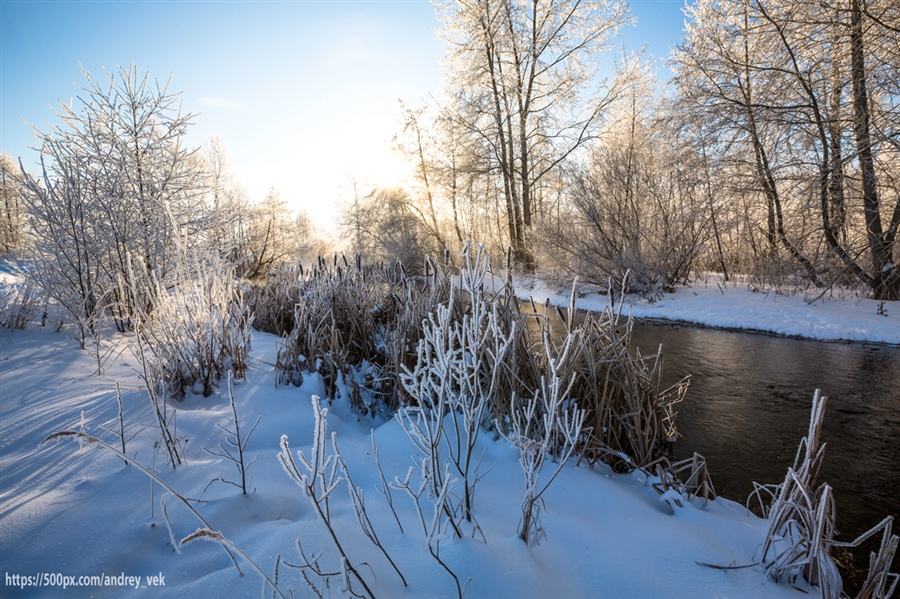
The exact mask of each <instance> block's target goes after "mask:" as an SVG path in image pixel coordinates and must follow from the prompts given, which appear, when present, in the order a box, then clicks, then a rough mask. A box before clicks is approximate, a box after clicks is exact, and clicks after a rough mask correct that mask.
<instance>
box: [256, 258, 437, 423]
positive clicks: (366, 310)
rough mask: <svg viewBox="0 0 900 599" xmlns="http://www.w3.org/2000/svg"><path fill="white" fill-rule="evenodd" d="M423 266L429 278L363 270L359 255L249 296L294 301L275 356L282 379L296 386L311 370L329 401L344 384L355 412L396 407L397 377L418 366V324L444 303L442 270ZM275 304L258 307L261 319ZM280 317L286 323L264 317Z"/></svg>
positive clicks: (397, 268) (378, 268) (395, 270)
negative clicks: (262, 312) (288, 325)
mask: <svg viewBox="0 0 900 599" xmlns="http://www.w3.org/2000/svg"><path fill="white" fill-rule="evenodd" d="M428 264H429V266H428V269H429V274H428V275H426V276H424V277H412V276H409V275H408V274H407V273H406V271H405V270H404V269H403V267H402V266H401V265H400V264H399V263H393V264H388V265H385V264H381V265H366V264H364V263H363V260H362V257H361V256H357V257H356V259H355V260H354V261H353V262H350V261H348V260H347V259H346V258H340V259H339V258H337V257H335V259H334V260H333V261H332V262H331V263H330V264H329V263H328V262H326V261H325V260H323V259H321V258H320V259H319V261H318V263H317V264H316V266H315V267H313V268H312V269H310V270H309V271H306V272H300V273H299V277H298V279H299V280H298V281H297V282H296V284H293V283H292V284H291V285H289V286H288V285H283V284H281V283H278V282H277V281H276V283H277V284H276V285H273V288H274V291H273V292H268V291H263V290H260V291H256V292H254V293H255V294H256V295H255V297H262V296H263V293H266V294H268V295H270V296H271V297H274V298H275V302H283V298H284V297H285V296H287V298H288V301H290V302H292V303H293V313H292V317H291V319H290V321H291V322H292V325H293V328H292V329H291V330H290V331H288V332H287V333H288V334H287V336H286V339H285V340H284V342H283V344H282V346H281V347H280V348H279V352H278V358H277V367H278V369H279V371H280V372H281V380H282V382H286V383H287V382H291V383H294V384H299V382H300V381H301V380H302V376H303V372H304V371H313V372H317V373H319V374H320V375H321V376H322V378H323V380H324V382H325V387H326V395H327V397H328V398H329V399H331V398H333V397H334V396H335V394H336V393H337V392H338V389H339V387H345V388H347V389H348V390H349V393H351V395H352V397H351V401H352V403H353V405H354V408H355V409H357V410H358V411H360V412H367V411H372V410H374V409H375V408H376V406H375V403H380V404H381V405H383V406H387V407H389V409H395V408H396V407H397V406H398V405H399V404H400V402H401V400H402V397H403V390H402V387H401V386H400V385H399V381H398V373H399V372H400V370H401V367H402V366H403V365H407V366H412V364H414V363H415V345H416V343H417V341H418V339H419V338H420V337H421V334H422V333H421V329H422V322H423V319H424V318H425V316H426V315H427V314H429V313H430V312H431V311H433V310H434V307H435V306H436V305H438V304H439V303H441V302H443V301H446V300H447V298H449V283H448V281H447V277H446V274H445V271H444V270H442V269H439V268H437V267H435V266H434V265H433V264H432V263H431V262H429V263H428ZM279 286H280V289H279ZM277 305H280V304H274V303H269V304H267V303H265V302H262V301H258V302H256V303H255V306H256V310H257V311H259V310H260V309H261V308H266V312H265V313H266V314H272V313H276V312H277V311H278V310H279V309H280V308H278V307H277ZM279 318H280V319H283V320H287V319H286V318H283V317H276V318H274V319H273V318H271V317H267V319H269V320H277V319H279ZM361 386H362V388H361Z"/></svg>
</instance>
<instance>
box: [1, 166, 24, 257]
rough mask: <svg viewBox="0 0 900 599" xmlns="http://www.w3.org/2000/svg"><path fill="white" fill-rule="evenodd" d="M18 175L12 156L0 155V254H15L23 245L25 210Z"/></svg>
mask: <svg viewBox="0 0 900 599" xmlns="http://www.w3.org/2000/svg"><path fill="white" fill-rule="evenodd" d="M18 175H19V166H18V165H17V164H16V162H15V160H13V158H12V156H10V155H9V154H8V153H3V154H0V254H15V253H16V252H19V251H21V249H22V245H23V243H24V229H25V209H24V207H23V206H22V200H21V198H20V193H21V191H20V190H21V181H20V177H19V176H18Z"/></svg>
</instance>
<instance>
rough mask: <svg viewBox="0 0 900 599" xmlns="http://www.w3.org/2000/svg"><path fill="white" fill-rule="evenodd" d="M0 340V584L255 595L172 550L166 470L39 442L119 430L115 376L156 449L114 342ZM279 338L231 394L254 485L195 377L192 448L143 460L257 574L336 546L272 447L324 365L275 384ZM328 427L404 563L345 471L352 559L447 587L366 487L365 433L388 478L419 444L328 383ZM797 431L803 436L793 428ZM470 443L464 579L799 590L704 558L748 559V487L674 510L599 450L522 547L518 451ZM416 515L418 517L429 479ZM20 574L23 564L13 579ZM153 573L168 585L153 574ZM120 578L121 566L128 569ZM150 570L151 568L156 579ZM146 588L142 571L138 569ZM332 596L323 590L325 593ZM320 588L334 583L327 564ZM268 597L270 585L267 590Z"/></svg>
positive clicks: (410, 529)
mask: <svg viewBox="0 0 900 599" xmlns="http://www.w3.org/2000/svg"><path fill="white" fill-rule="evenodd" d="M7 335H8V338H3V339H2V340H0V351H2V355H0V423H2V424H0V427H2V431H0V559H2V570H3V571H4V574H5V576H6V578H5V580H0V595H2V596H3V597H25V596H27V597H132V596H134V597H138V596H140V597H153V598H159V597H179V598H180V597H258V596H260V595H259V593H260V588H261V584H260V580H261V579H260V577H259V576H258V575H257V574H255V573H254V572H253V571H252V570H251V568H249V567H247V565H246V563H245V562H243V561H241V567H242V568H243V570H244V575H243V576H239V575H238V573H237V571H236V569H235V568H234V566H233V565H232V564H231V562H230V561H229V559H228V557H227V555H226V554H225V552H224V551H223V550H222V549H221V548H220V547H219V546H217V545H216V544H214V543H208V542H201V541H196V542H192V543H190V544H188V545H186V546H185V547H183V548H182V552H181V554H180V555H179V554H177V553H176V552H175V551H174V550H173V546H172V543H171V542H170V535H169V532H168V531H167V527H166V524H165V520H164V518H163V515H162V512H161V507H160V496H161V495H162V491H161V489H160V488H159V487H158V486H157V487H155V488H154V489H153V490H152V491H151V483H150V479H149V478H148V477H147V476H145V475H144V474H142V473H141V472H140V471H139V470H138V469H137V468H136V467H135V466H134V465H130V466H127V465H125V464H124V463H123V462H122V461H121V460H120V459H119V458H117V457H115V456H114V455H112V454H110V453H108V452H105V451H103V450H100V449H96V448H91V447H88V446H85V447H83V448H80V447H79V445H78V444H77V443H76V442H74V441H71V440H62V441H59V442H56V443H51V444H47V445H39V444H40V442H41V440H42V439H44V438H45V437H46V436H47V435H50V434H51V433H53V432H56V431H59V430H63V429H75V430H79V429H80V428H81V427H82V415H83V420H84V424H83V426H84V430H85V431H86V432H88V433H90V434H92V435H95V436H97V437H100V438H102V439H104V440H107V441H110V442H113V443H117V441H116V437H115V436H114V435H113V434H112V433H111V432H109V431H107V430H104V429H103V428H102V426H103V425H106V426H108V427H111V428H114V427H115V423H116V422H117V416H116V415H117V402H116V391H115V386H116V383H119V384H120V386H121V388H122V394H123V399H124V405H125V414H124V417H125V427H126V435H128V436H130V435H132V434H135V433H136V434H137V436H135V437H134V438H133V439H131V440H130V441H128V445H127V452H128V454H129V455H131V456H132V457H133V459H134V460H136V461H137V462H139V463H141V464H143V465H145V466H147V467H151V464H152V462H153V459H152V458H153V443H154V441H155V440H157V439H158V432H157V431H156V430H155V429H154V426H153V420H152V418H151V411H150V402H149V399H148V397H147V394H146V392H145V391H144V390H143V387H142V385H141V382H140V380H139V378H138V377H137V375H136V373H135V372H134V370H133V368H134V367H135V366H136V365H137V364H136V361H135V360H134V358H133V357H132V356H131V354H130V352H129V351H128V350H127V349H126V348H125V344H127V342H128V341H127V339H122V340H121V342H122V344H123V346H122V352H121V353H120V354H118V355H116V356H114V357H113V358H111V359H110V361H109V362H108V363H107V365H106V366H107V370H106V372H105V374H104V375H103V376H95V375H93V374H92V372H93V371H94V361H93V360H92V358H91V357H90V355H89V354H88V352H85V351H80V350H78V349H77V345H76V343H75V342H74V341H73V340H72V339H70V338H69V337H67V336H66V335H65V334H64V333H63V334H60V333H54V332H53V331H51V330H48V329H41V328H37V329H32V330H28V331H9V332H8V333H7ZM275 350H276V338H275V337H273V336H271V335H266V334H261V333H257V334H255V337H254V347H253V351H252V355H253V357H254V361H253V366H252V367H251V368H250V370H249V374H248V377H247V380H246V381H241V382H239V383H238V384H237V385H236V387H235V396H236V398H237V409H238V411H239V414H240V416H241V418H242V420H243V422H244V423H245V430H246V429H247V428H249V426H247V423H251V424H252V422H254V421H255V420H256V418H257V417H258V416H261V417H262V420H261V422H260V424H259V427H258V428H257V429H256V431H255V433H254V434H253V436H252V438H251V440H250V443H249V446H248V448H247V451H248V453H249V454H250V455H251V456H257V455H258V460H257V461H256V462H255V463H254V464H253V466H252V467H251V468H250V476H251V479H252V480H251V484H250V489H251V491H250V493H249V494H248V495H246V496H244V495H242V494H241V492H240V490H239V489H237V488H235V487H233V486H231V485H227V484H223V483H221V482H216V483H213V484H212V485H211V486H210V487H209V489H208V490H207V491H206V492H205V493H204V488H205V487H206V486H207V484H208V483H209V481H211V480H213V479H215V478H218V477H222V478H227V479H231V480H234V479H235V475H236V471H235V469H234V466H233V464H231V463H228V462H226V461H225V460H223V459H222V458H218V457H214V456H211V455H209V454H208V453H206V452H204V451H203V448H204V447H205V448H210V449H214V448H216V446H217V445H218V444H219V443H222V444H224V437H225V433H224V432H223V431H222V430H220V429H219V428H217V427H216V424H221V425H223V426H226V427H228V426H230V425H231V424H230V423H231V416H230V414H231V410H230V406H229V403H228V397H227V393H219V394H214V395H212V396H211V397H207V398H203V397H201V396H194V395H189V396H188V397H187V398H186V399H185V400H184V401H183V402H181V403H179V404H178V405H177V408H178V418H177V424H178V427H177V430H178V436H179V437H180V438H182V439H183V440H184V441H185V443H186V449H185V455H186V457H187V464H186V465H183V466H181V467H179V468H178V469H177V470H174V471H173V470H172V469H171V468H170V467H167V466H166V465H165V464H164V460H163V459H162V458H161V457H160V458H158V459H157V460H156V463H155V466H153V467H154V468H155V470H156V472H157V473H158V474H159V475H160V476H161V477H162V478H163V479H164V480H165V481H166V482H167V483H168V484H169V485H170V486H171V487H172V488H174V489H175V490H176V491H177V492H179V493H180V494H182V495H184V496H185V497H190V498H199V497H200V496H201V495H202V499H203V502H202V503H195V504H194V505H195V507H196V509H197V510H198V512H199V513H200V514H201V515H202V516H203V517H204V518H205V519H206V520H207V522H208V523H209V525H210V526H211V527H212V528H214V529H215V530H217V531H220V532H221V533H222V534H224V535H225V536H226V537H227V538H228V539H230V540H231V541H232V542H233V543H234V544H235V545H237V546H238V547H240V548H241V550H243V551H244V552H246V553H247V554H248V555H249V556H251V557H252V559H253V560H254V561H255V562H256V563H258V564H259V566H261V567H262V568H263V569H264V570H265V571H266V572H267V573H268V575H269V576H270V577H274V567H275V563H276V558H277V556H279V555H280V556H281V557H282V558H283V559H285V560H287V561H289V562H291V563H297V562H299V561H300V557H299V555H298V551H297V541H298V540H300V541H301V542H302V544H303V547H304V549H305V550H306V551H308V552H316V553H318V552H322V557H321V565H322V566H323V567H325V568H328V569H336V568H337V567H338V562H337V558H336V557H335V556H336V553H335V551H334V549H333V545H332V544H331V541H330V538H329V537H328V534H327V531H326V529H325V528H324V527H323V525H322V523H321V522H320V521H319V520H318V519H317V518H316V516H315V513H314V511H313V509H312V508H311V506H310V503H309V501H308V499H307V497H305V496H304V494H303V491H302V490H301V489H300V488H299V487H298V486H297V485H296V484H295V483H294V482H293V481H291V480H290V479H289V478H288V476H287V475H286V474H285V472H284V471H283V470H282V468H281V466H280V465H279V463H278V460H277V459H276V456H277V454H278V452H279V440H280V438H281V436H282V435H287V436H288V438H289V441H290V444H291V446H292V448H293V449H294V450H298V449H299V450H303V451H304V452H305V453H306V454H307V455H309V450H310V444H311V443H312V436H313V424H314V419H313V415H312V410H311V404H310V397H311V395H312V394H314V393H321V392H322V390H323V386H322V383H321V380H319V379H318V378H317V377H315V376H308V377H307V380H306V381H305V383H304V385H303V386H302V387H300V388H296V387H276V384H275V374H274V372H273V369H272V367H271V366H270V364H271V363H273V362H274V355H275ZM329 409H330V412H329V414H328V416H327V424H328V430H329V432H331V431H333V432H335V433H336V435H337V439H338V443H339V446H340V448H341V451H342V454H343V456H344V458H345V460H346V462H347V464H348V466H349V469H350V472H351V474H352V476H353V478H354V482H355V483H356V485H358V486H360V487H362V488H363V489H364V490H365V497H366V505H367V506H368V510H369V514H370V516H371V518H372V521H373V523H374V526H375V529H376V532H377V534H378V535H379V537H380V538H381V540H382V542H383V543H384V546H385V547H386V549H387V551H388V552H389V554H390V555H391V556H392V558H393V560H394V561H395V562H396V564H397V566H398V567H399V569H400V570H401V571H402V573H403V574H404V576H405V577H406V579H407V581H408V584H409V586H408V587H405V588H404V586H403V584H402V582H401V581H400V579H399V577H398V576H397V575H396V573H395V572H394V571H393V570H392V568H391V567H390V565H389V564H388V563H387V561H386V559H385V558H384V556H383V555H382V554H381V553H380V552H378V551H377V550H376V549H375V548H374V547H373V546H372V545H370V544H369V543H368V541H367V540H366V539H365V537H364V536H363V534H362V532H361V531H360V529H359V526H358V524H357V523H356V519H355V516H354V510H353V507H352V504H351V501H350V499H349V496H348V493H347V489H346V487H345V486H344V485H345V483H341V486H340V487H339V488H338V489H337V490H336V491H335V493H334V495H333V497H332V500H331V506H330V509H331V514H332V517H333V520H334V522H335V523H336V526H335V529H336V531H337V534H338V535H339V537H340V538H341V539H342V541H343V543H344V546H345V548H346V549H347V552H348V553H349V556H350V559H351V560H353V561H354V562H355V563H356V564H358V565H360V564H362V565H360V571H361V573H362V574H363V576H364V577H365V578H366V580H367V581H368V583H369V585H370V586H371V588H372V590H373V592H374V594H375V595H376V596H380V597H452V596H455V595H456V588H455V585H454V583H453V581H452V579H451V578H450V576H449V575H448V574H447V573H446V572H445V571H444V570H443V569H442V568H441V567H440V566H439V565H438V564H437V562H436V561H435V560H434V559H432V557H431V556H430V555H429V553H428V551H427V548H426V540H425V537H424V534H423V531H422V527H421V525H420V523H419V520H418V516H417V515H416V512H415V510H414V509H413V504H412V501H411V500H410V498H409V497H408V496H405V495H403V494H402V493H400V492H399V491H396V490H395V491H394V492H393V502H394V506H395V507H396V508H397V512H398V514H399V519H400V522H401V523H402V525H403V532H401V531H400V529H399V527H398V525H397V523H396V522H395V520H394V517H393V515H392V514H391V511H390V508H389V507H388V504H387V502H386V500H385V498H384V496H382V495H381V494H379V492H378V491H377V490H376V486H378V485H379V484H380V483H379V480H380V479H379V476H378V469H377V468H376V467H375V463H374V461H373V457H372V455H371V449H372V437H371V432H370V431H372V429H374V439H375V442H376V443H377V446H378V451H379V456H380V461H381V463H382V465H383V467H384V470H385V475H386V476H387V478H388V479H389V480H392V479H394V477H402V476H404V475H405V474H406V472H407V470H408V468H410V467H411V466H412V465H413V461H412V456H413V455H415V454H416V451H415V449H414V448H413V447H412V445H411V442H410V441H409V440H408V438H407V437H406V435H405V434H404V433H403V431H402V429H401V428H400V426H399V424H398V423H397V422H396V421H394V420H390V421H388V422H383V421H373V420H359V419H358V418H356V417H355V416H353V415H352V414H351V413H350V412H349V410H348V409H347V407H346V406H345V405H343V404H342V403H341V402H337V403H336V404H335V405H333V406H330V408H329ZM798 441H799V440H798ZM482 452H483V453H484V457H483V464H482V470H481V471H482V472H484V473H485V474H484V478H483V480H482V481H481V482H480V483H479V486H478V491H477V495H476V503H475V516H476V518H477V520H478V523H479V525H480V528H481V531H482V532H483V537H482V535H481V534H477V535H475V537H474V538H472V537H466V538H463V539H457V540H454V539H451V538H446V539H444V540H443V541H441V543H440V557H441V558H442V559H443V560H444V561H445V562H446V563H447V565H448V566H449V567H450V568H452V569H453V571H454V572H456V574H457V575H458V576H459V577H460V579H461V580H462V581H466V580H468V579H471V581H470V583H469V586H468V589H467V590H466V593H465V596H466V597H472V598H475V597H610V598H625V597H635V598H646V597H670V598H680V597H685V598H692V599H694V598H704V597H709V598H712V597H742V598H744V597H760V598H762V597H766V598H778V597H801V596H805V595H804V594H803V593H802V592H801V591H799V590H797V589H795V588H792V587H790V586H788V585H786V584H776V583H774V582H772V581H769V580H766V576H765V573H764V571H763V569H762V567H761V566H754V567H749V568H745V569H737V570H731V571H723V570H717V569H712V568H709V567H705V566H702V565H699V564H698V562H706V563H711V564H721V565H730V564H738V565H743V564H750V563H753V562H754V561H755V560H756V559H757V558H758V556H756V555H754V553H755V552H756V550H757V548H758V546H759V544H760V543H761V542H762V540H763V538H764V536H765V528H766V522H765V521H763V520H760V519H758V518H757V517H755V516H753V515H751V514H749V513H748V512H747V511H746V510H745V509H744V508H743V507H742V506H740V505H738V504H736V503H732V502H730V501H727V500H724V499H717V500H715V501H713V502H711V503H709V504H708V505H707V506H705V507H704V506H703V505H702V503H700V502H698V503H695V504H686V505H685V506H684V507H682V508H680V509H675V510H674V511H673V509H672V508H670V507H669V506H668V504H666V503H663V502H661V501H660V497H659V495H658V493H657V492H656V491H655V490H654V489H653V488H652V487H651V486H650V485H649V483H648V481H647V480H646V479H645V477H644V476H643V475H641V474H631V475H616V474H614V473H612V472H611V471H610V470H608V469H607V468H606V467H603V466H598V467H595V468H590V467H587V466H586V465H584V464H582V465H576V464H575V463H574V462H573V463H570V464H568V465H567V466H566V467H565V468H564V469H563V471H562V473H561V474H560V476H559V477H558V479H556V481H555V482H554V483H553V485H552V486H551V487H550V489H549V491H548V492H547V493H546V495H545V499H546V505H545V510H544V511H543V513H542V521H543V524H544V526H545V529H546V533H547V534H546V538H545V539H544V540H543V541H542V542H541V543H540V544H539V545H537V546H535V547H532V548H529V547H527V546H526V545H525V544H524V543H523V542H522V541H521V540H519V539H518V538H517V536H516V531H517V524H518V520H519V513H520V512H519V502H520V500H521V497H522V492H523V480H522V474H521V468H520V466H519V463H518V453H517V451H516V450H515V449H514V448H513V447H512V446H511V445H510V444H509V443H508V442H507V441H505V440H503V439H494V438H491V437H490V436H487V435H483V436H482V438H481V440H480V441H479V444H478V447H477V453H478V454H479V455H481V453H482ZM422 502H423V508H425V515H426V518H429V519H430V517H431V513H430V512H429V503H428V500H427V499H425V498H424V497H423V499H422ZM168 514H169V517H170V520H171V523H172V527H173V534H174V536H175V537H176V538H178V539H181V538H183V537H185V536H186V535H188V534H190V533H191V532H193V531H194V530H196V529H197V527H198V525H199V523H198V521H197V519H196V518H195V517H194V516H193V515H192V514H191V513H190V512H189V511H188V510H187V509H185V508H184V507H183V506H182V505H180V504H179V503H178V502H177V501H169V502H168ZM44 573H48V574H52V575H54V576H51V577H49V578H47V581H57V578H56V576H55V575H57V574H58V575H63V576H71V577H75V578H74V579H66V580H67V581H68V582H71V581H72V580H75V581H77V580H78V578H79V577H81V576H91V575H108V576H113V577H120V575H124V576H141V577H142V578H141V580H140V586H142V588H139V589H132V588H129V589H127V590H126V589H123V588H121V587H116V586H112V587H109V586H107V587H101V586H85V587H70V588H67V589H66V590H65V591H62V589H61V587H59V586H51V587H46V586H45V587H43V588H36V587H28V588H19V587H18V586H16V585H15V584H14V583H15V582H20V581H21V580H22V577H26V576H32V577H36V576H43V574H44ZM15 576H18V577H20V578H18V579H16V578H13V577H15ZM153 576H157V577H160V578H157V579H155V580H156V582H160V581H162V582H164V586H147V583H148V579H147V578H145V577H153ZM278 576H279V586H280V587H281V588H282V589H283V590H287V589H288V588H292V589H293V590H294V592H295V593H296V595H297V596H299V597H307V596H313V593H312V591H311V590H310V589H309V588H308V587H307V586H306V584H305V583H304V582H303V581H302V580H301V578H300V576H299V575H298V574H297V572H295V571H292V570H291V569H290V568H288V567H286V566H284V565H282V567H281V568H280V569H279V574H278ZM122 580H124V578H122ZM150 582H153V579H152V578H151V579H150ZM144 587H146V588H144ZM326 595H327V593H326ZM331 595H332V596H342V593H341V592H340V581H339V580H335V581H333V586H332V589H331ZM268 596H270V597H271V596H272V595H271V589H270V593H269V595H268Z"/></svg>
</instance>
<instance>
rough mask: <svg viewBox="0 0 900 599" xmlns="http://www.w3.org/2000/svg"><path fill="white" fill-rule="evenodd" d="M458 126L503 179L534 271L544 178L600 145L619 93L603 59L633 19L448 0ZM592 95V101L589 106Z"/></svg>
mask: <svg viewBox="0 0 900 599" xmlns="http://www.w3.org/2000/svg"><path fill="white" fill-rule="evenodd" d="M438 12H439V16H440V19H441V21H442V23H443V29H442V31H441V33H442V35H443V37H444V39H445V40H446V41H447V42H448V44H449V47H450V52H449V55H448V57H447V64H448V70H449V73H450V75H449V81H448V87H449V88H450V89H451V94H452V98H453V101H452V109H453V112H452V118H453V119H454V120H455V121H456V124H457V126H458V128H459V129H460V130H461V133H462V135H463V139H464V140H465V143H466V145H467V147H468V148H469V151H470V152H472V153H473V154H475V155H476V156H477V157H478V159H477V160H476V161H475V162H478V163H480V164H482V165H484V167H486V168H485V169H484V174H485V175H487V176H496V177H498V179H499V188H500V189H499V191H500V195H501V197H502V198H503V202H504V212H505V227H506V230H507V235H508V240H509V243H510V244H511V245H512V246H513V248H514V250H515V254H516V260H517V261H518V262H520V263H522V264H524V265H525V266H526V267H529V268H530V267H533V260H534V257H533V255H532V253H531V251H530V249H529V248H528V244H527V240H526V232H527V231H528V230H529V229H530V228H531V227H532V225H533V222H534V216H535V201H536V193H537V189H538V188H539V186H540V183H541V180H542V179H543V178H544V177H546V176H547V175H548V174H549V173H552V172H554V171H555V170H556V169H558V168H559V167H560V165H561V164H563V163H564V162H565V161H566V160H568V159H569V158H571V157H573V155H576V154H577V153H578V151H579V150H580V149H582V148H583V147H584V146H585V145H586V144H588V143H589V142H590V141H591V140H593V139H594V138H595V137H596V133H597V127H598V125H599V123H600V121H601V117H602V116H603V111H604V108H605V107H606V105H607V103H608V101H609V99H610V95H609V93H608V92H605V91H604V90H602V89H600V90H598V92H599V93H593V94H588V93H587V90H588V87H589V86H591V85H592V84H594V82H595V81H596V77H595V76H596V74H597V66H598V62H597V61H598V59H599V57H600V56H601V53H602V51H603V50H605V49H606V48H607V47H608V44H609V39H610V37H611V36H612V35H614V34H615V32H616V31H617V30H618V28H619V27H620V26H621V25H622V24H624V23H626V22H627V21H628V18H627V6H626V5H625V3H624V2H620V1H617V0H612V1H608V0H560V1H553V0H533V1H531V2H522V1H517V0H460V1H451V0H445V1H443V2H440V3H438ZM588 96H590V99H589V100H586V99H585V98H587V97H588Z"/></svg>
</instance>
